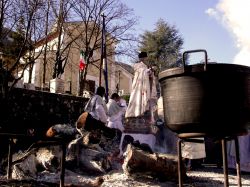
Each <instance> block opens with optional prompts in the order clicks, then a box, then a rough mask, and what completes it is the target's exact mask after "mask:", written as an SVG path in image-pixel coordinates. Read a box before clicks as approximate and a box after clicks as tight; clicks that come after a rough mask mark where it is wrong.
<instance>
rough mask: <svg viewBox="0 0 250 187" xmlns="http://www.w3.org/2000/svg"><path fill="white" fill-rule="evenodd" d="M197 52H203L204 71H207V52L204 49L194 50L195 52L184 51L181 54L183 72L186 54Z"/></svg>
mask: <svg viewBox="0 0 250 187" xmlns="http://www.w3.org/2000/svg"><path fill="white" fill-rule="evenodd" d="M197 52H204V54H205V63H204V71H206V70H207V51H206V50H205V49H196V50H189V51H184V53H183V54H182V64H183V68H184V72H185V66H186V56H187V55H186V54H188V53H197Z"/></svg>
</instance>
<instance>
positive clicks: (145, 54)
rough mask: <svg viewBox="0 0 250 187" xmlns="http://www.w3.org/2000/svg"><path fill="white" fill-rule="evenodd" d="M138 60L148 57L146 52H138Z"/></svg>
mask: <svg viewBox="0 0 250 187" xmlns="http://www.w3.org/2000/svg"><path fill="white" fill-rule="evenodd" d="M138 57H139V58H144V57H148V54H147V52H140V53H139V55H138Z"/></svg>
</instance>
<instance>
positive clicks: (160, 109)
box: [157, 96, 165, 121]
mask: <svg viewBox="0 0 250 187" xmlns="http://www.w3.org/2000/svg"><path fill="white" fill-rule="evenodd" d="M157 114H158V117H159V118H160V119H161V120H162V121H165V119H164V108H163V98H162V96H160V97H159V99H158V101H157Z"/></svg>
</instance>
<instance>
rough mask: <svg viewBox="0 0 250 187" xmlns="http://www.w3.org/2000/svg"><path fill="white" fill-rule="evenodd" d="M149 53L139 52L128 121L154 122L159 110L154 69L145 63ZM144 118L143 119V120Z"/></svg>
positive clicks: (126, 115)
mask: <svg viewBox="0 0 250 187" xmlns="http://www.w3.org/2000/svg"><path fill="white" fill-rule="evenodd" d="M146 60H147V53H146V52H141V53H140V54H139V62H138V63H135V64H134V66H133V68H134V78H133V82H132V91H131V94H130V99H129V104H128V108H127V111H126V114H125V118H126V122H128V121H130V119H132V121H133V122H136V119H138V120H139V121H140V122H139V123H141V122H145V124H154V123H155V117H154V113H156V112H157V107H156V103H157V92H156V85H155V77H154V73H153V70H152V69H151V68H148V66H147V65H146V64H145V62H146ZM141 119H143V120H141Z"/></svg>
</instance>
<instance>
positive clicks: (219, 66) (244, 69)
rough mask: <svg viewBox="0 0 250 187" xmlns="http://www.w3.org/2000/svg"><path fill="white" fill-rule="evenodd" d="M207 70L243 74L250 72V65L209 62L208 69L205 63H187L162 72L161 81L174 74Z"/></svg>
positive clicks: (179, 74)
mask: <svg viewBox="0 0 250 187" xmlns="http://www.w3.org/2000/svg"><path fill="white" fill-rule="evenodd" d="M205 71H206V72H211V73H216V72H218V73H221V72H222V71H223V72H227V73H237V72H240V73H241V74H250V67H249V66H245V65H240V64H226V63H216V64H215V63H214V64H207V69H206V70H205V69H204V64H195V65H187V66H185V67H176V68H170V69H166V70H164V71H162V72H160V73H159V82H161V81H162V80H164V79H166V78H169V77H172V76H182V75H189V74H193V73H201V72H205Z"/></svg>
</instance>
